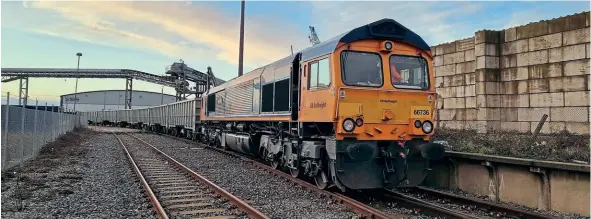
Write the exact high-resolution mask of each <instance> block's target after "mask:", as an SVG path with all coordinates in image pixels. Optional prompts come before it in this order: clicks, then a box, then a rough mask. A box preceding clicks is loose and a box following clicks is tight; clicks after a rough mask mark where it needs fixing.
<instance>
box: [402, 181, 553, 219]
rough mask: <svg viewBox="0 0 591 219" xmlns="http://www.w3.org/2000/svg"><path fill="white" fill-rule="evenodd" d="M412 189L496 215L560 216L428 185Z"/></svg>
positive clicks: (546, 218) (544, 218)
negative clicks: (436, 188)
mask: <svg viewBox="0 0 591 219" xmlns="http://www.w3.org/2000/svg"><path fill="white" fill-rule="evenodd" d="M412 190H413V192H417V193H422V194H425V195H427V196H430V197H433V198H436V199H439V200H446V201H447V202H453V203H457V204H461V205H464V206H470V208H471V209H478V210H481V211H484V212H490V213H492V214H493V215H494V216H495V217H504V218H521V219H558V217H555V216H552V215H545V214H541V213H537V212H533V211H527V210H524V209H519V208H516V207H512V206H507V205H503V204H499V203H493V202H489V201H485V200H482V199H478V198H471V197H465V196H461V195H457V194H453V193H448V192H443V191H439V190H435V189H431V188H427V187H417V188H413V189H412Z"/></svg>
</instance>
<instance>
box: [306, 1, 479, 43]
mask: <svg viewBox="0 0 591 219" xmlns="http://www.w3.org/2000/svg"><path fill="white" fill-rule="evenodd" d="M311 4H312V17H313V20H314V21H316V22H317V24H316V25H317V31H318V33H319V35H321V36H320V38H321V40H323V39H328V38H329V36H335V35H338V34H340V33H342V32H344V31H347V30H350V29H353V28H356V27H358V26H361V25H364V24H368V23H371V22H374V21H377V20H380V19H383V18H392V19H394V20H396V21H398V22H399V23H401V24H402V25H404V26H406V27H407V28H409V29H411V30H412V31H414V32H416V33H417V34H419V35H420V36H422V37H423V39H424V40H425V41H427V43H429V44H430V45H437V44H440V43H444V42H448V41H453V40H456V39H461V38H463V37H467V36H469V34H473V33H474V30H467V29H465V28H464V29H463V28H462V26H461V25H455V24H456V23H459V21H457V20H460V19H458V18H461V17H463V16H466V15H469V14H472V13H476V12H478V11H479V10H481V9H482V6H481V5H480V4H476V3H471V2H457V3H452V2H398V1H397V2H320V1H318V2H316V1H315V2H311ZM368 12H370V13H368Z"/></svg>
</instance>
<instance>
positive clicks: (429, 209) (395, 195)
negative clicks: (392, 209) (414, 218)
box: [385, 191, 478, 219]
mask: <svg viewBox="0 0 591 219" xmlns="http://www.w3.org/2000/svg"><path fill="white" fill-rule="evenodd" d="M385 197H386V198H389V199H392V200H394V201H396V203H397V204H398V205H400V206H402V207H406V208H410V209H412V208H418V209H420V210H421V211H420V212H421V213H423V212H424V213H425V214H427V215H430V216H444V217H445V218H458V219H477V218H478V217H475V216H472V215H470V214H466V213H462V212H457V211H454V210H451V209H448V208H444V207H441V206H439V205H437V204H433V203H429V202H426V201H423V200H421V199H418V198H415V197H411V196H409V195H405V194H402V193H400V192H395V191H388V192H387V193H386V194H385Z"/></svg>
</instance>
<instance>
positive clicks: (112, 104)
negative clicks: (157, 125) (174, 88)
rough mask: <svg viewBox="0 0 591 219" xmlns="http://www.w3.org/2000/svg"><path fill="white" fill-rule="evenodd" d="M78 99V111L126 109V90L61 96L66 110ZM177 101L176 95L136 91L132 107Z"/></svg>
mask: <svg viewBox="0 0 591 219" xmlns="http://www.w3.org/2000/svg"><path fill="white" fill-rule="evenodd" d="M74 100H76V111H80V112H87V111H99V110H117V109H125V90H99V91H88V92H80V93H78V94H76V95H75V94H74V93H71V94H65V95H62V96H60V105H61V106H62V107H63V109H64V110H67V111H71V110H73V109H74ZM172 102H176V97H175V96H174V95H169V94H163V93H157V92H151V91H136V90H134V91H133V92H132V95H131V108H132V109H139V108H146V107H150V106H158V105H162V104H167V103H172Z"/></svg>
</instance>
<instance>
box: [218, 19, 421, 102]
mask: <svg viewBox="0 0 591 219" xmlns="http://www.w3.org/2000/svg"><path fill="white" fill-rule="evenodd" d="M362 39H384V40H386V39H387V40H393V41H400V42H404V43H407V44H410V45H413V46H416V47H418V48H419V49H422V50H424V51H430V50H431V48H430V47H429V45H428V44H427V43H426V42H425V41H424V40H423V39H422V38H421V37H420V36H419V35H417V34H416V33H414V32H412V31H411V30H409V29H408V28H406V27H404V26H403V25H401V24H400V23H398V22H396V21H395V20H392V19H382V20H378V21H376V22H373V23H370V24H366V25H363V26H360V27H357V28H355V29H352V30H350V31H347V32H345V33H342V34H340V35H338V36H335V37H333V38H330V39H328V40H326V41H324V42H321V43H319V44H317V45H315V46H312V47H309V48H307V49H305V50H303V51H301V52H299V53H298V54H300V53H301V61H307V60H310V59H313V58H315V57H318V56H321V55H325V54H329V53H332V52H334V50H335V49H336V47H337V45H338V44H339V43H340V42H343V43H349V42H353V41H357V40H362ZM298 54H293V55H290V56H287V57H284V58H282V59H280V60H277V61H275V62H273V63H271V64H268V65H265V66H263V67H259V68H257V69H254V70H252V71H250V72H248V73H246V74H245V75H247V74H250V73H254V72H257V70H259V69H261V68H267V67H269V66H272V67H275V66H281V65H283V64H285V62H292V61H293V59H294V58H295V57H297V55H298ZM258 73H259V74H261V73H262V72H260V71H259V72H258ZM237 78H238V77H236V78H233V79H231V80H229V81H228V82H231V81H234V80H236V79H237ZM228 84H230V83H224V84H222V85H221V86H217V87H215V88H213V89H211V90H210V91H209V92H208V94H209V93H215V92H217V91H220V90H223V89H224V88H225V86H227V85H228Z"/></svg>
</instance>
